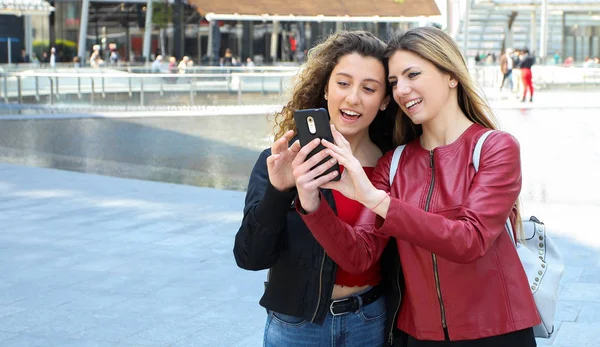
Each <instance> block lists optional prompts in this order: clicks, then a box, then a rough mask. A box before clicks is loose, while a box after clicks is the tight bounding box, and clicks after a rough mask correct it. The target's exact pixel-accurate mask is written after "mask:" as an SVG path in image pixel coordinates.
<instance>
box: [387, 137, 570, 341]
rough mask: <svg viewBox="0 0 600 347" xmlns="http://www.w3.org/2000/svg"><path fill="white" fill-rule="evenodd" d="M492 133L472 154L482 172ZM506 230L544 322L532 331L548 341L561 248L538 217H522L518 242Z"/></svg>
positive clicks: (394, 165)
mask: <svg viewBox="0 0 600 347" xmlns="http://www.w3.org/2000/svg"><path fill="white" fill-rule="evenodd" d="M492 131H493V130H490V131H488V132H486V133H485V134H483V135H482V136H481V137H480V138H479V140H478V141H477V145H476V146H475V150H474V151H473V166H474V167H475V172H477V171H479V158H480V156H481V148H482V147H483V142H484V141H485V139H486V138H487V137H488V135H489V134H491V133H492ZM404 147H405V145H402V146H398V147H397V148H396V150H395V151H394V155H393V157H392V162H391V163H390V186H391V185H392V183H393V181H394V176H396V171H397V170H398V163H399V162H400V156H401V155H402V151H403V150H404ZM506 231H507V233H508V235H509V236H510V238H511V240H512V241H513V243H515V246H516V248H517V253H518V255H519V259H520V260H521V263H522V264H523V269H524V270H525V274H526V275H527V279H528V280H529V288H530V289H531V293H532V295H533V299H534V300H535V304H536V306H537V310H538V313H539V315H540V317H541V319H542V323H541V324H539V325H537V326H535V327H534V328H533V332H534V334H535V337H542V338H549V337H550V336H552V333H554V313H555V312H556V301H557V297H558V289H559V288H558V286H559V283H560V279H561V277H562V275H563V272H564V268H565V264H564V261H563V258H562V256H561V254H560V252H559V251H558V248H557V247H556V245H555V244H554V242H552V239H551V238H550V237H549V236H548V235H547V233H546V226H545V225H544V223H542V222H540V221H539V220H538V219H537V218H536V217H534V216H531V217H529V218H527V219H525V218H523V236H524V237H523V239H520V240H519V242H515V238H514V233H513V228H512V224H511V223H510V219H508V220H507V221H506Z"/></svg>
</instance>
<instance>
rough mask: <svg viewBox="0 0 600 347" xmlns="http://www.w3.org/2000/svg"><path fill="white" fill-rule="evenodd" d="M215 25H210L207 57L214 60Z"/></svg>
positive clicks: (210, 23)
mask: <svg viewBox="0 0 600 347" xmlns="http://www.w3.org/2000/svg"><path fill="white" fill-rule="evenodd" d="M213 30H214V29H213V23H212V22H209V23H208V44H207V45H206V55H207V56H208V57H209V58H210V59H211V60H212V57H213Z"/></svg>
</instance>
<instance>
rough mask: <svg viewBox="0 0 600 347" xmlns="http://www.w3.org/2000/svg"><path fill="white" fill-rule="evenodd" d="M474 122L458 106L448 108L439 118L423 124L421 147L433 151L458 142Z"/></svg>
mask: <svg viewBox="0 0 600 347" xmlns="http://www.w3.org/2000/svg"><path fill="white" fill-rule="evenodd" d="M472 124H473V122H472V121H471V120H469V119H468V118H467V116H466V115H465V114H464V113H463V112H462V110H461V109H460V107H459V106H458V104H456V105H454V107H447V108H446V110H445V111H443V112H441V113H440V114H439V115H438V116H437V117H435V118H433V119H432V120H430V121H429V122H427V123H424V124H423V135H421V139H420V141H421V147H423V148H424V149H427V150H432V149H434V148H436V147H439V146H445V145H449V144H451V143H452V142H454V141H456V139H458V138H459V137H460V136H461V135H462V134H463V133H464V132H465V130H467V128H469V127H470V126H471V125H472Z"/></svg>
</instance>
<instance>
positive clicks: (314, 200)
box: [298, 190, 321, 214]
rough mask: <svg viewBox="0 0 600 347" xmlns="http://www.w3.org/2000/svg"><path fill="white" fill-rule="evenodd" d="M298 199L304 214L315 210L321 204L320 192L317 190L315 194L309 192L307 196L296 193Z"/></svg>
mask: <svg viewBox="0 0 600 347" xmlns="http://www.w3.org/2000/svg"><path fill="white" fill-rule="evenodd" d="M298 201H299V202H300V208H301V209H302V211H303V212H305V214H306V213H312V212H315V211H316V210H318V209H319V205H320V204H321V193H320V192H319V191H318V190H317V191H316V194H310V195H309V196H306V195H304V194H298Z"/></svg>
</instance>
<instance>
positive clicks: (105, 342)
mask: <svg viewBox="0 0 600 347" xmlns="http://www.w3.org/2000/svg"><path fill="white" fill-rule="evenodd" d="M243 195H244V194H243V193H241V192H233V191H226V190H215V189H209V188H198V187H190V186H183V185H174V184H166V183H156V182H147V181H140V180H130V179H121V178H113V177H104V176H97V175H92V174H82V173H75V172H67V171H59V170H52V169H42V168H31V167H23V166H16V165H8V164H0V211H1V213H0V230H2V232H1V233H0V254H2V257H0V273H2V280H1V281H0V346H6V347H17V346H24V347H25V346H26V347H31V346H82V347H83V346H107V347H108V346H113V347H114V346H174V347H183V346H259V345H261V341H262V339H261V337H262V328H263V323H264V320H265V318H266V314H265V311H264V310H263V309H262V308H260V307H259V306H258V303H257V301H258V298H259V297H260V295H261V291H262V282H263V280H264V278H265V274H264V272H248V271H242V270H240V269H238V268H237V267H236V266H235V263H234V260H233V257H232V254H231V248H232V244H233V236H234V234H235V232H236V230H237V227H238V225H239V221H240V218H241V209H242V204H243ZM589 226H590V230H589V232H590V233H592V232H594V231H595V227H593V224H592V223H590V224H589ZM556 241H557V242H558V244H559V245H560V247H561V250H562V251H563V253H564V256H565V261H566V271H565V276H564V279H563V281H562V285H561V287H562V289H561V292H560V297H559V298H560V301H559V307H558V312H557V323H558V325H559V326H558V332H557V334H556V335H555V337H554V338H553V339H552V340H550V341H540V344H541V345H546V344H550V343H552V345H553V346H565V347H566V346H573V347H574V346H578V347H581V346H597V336H596V335H597V332H598V331H600V322H599V319H600V313H599V312H600V290H598V288H599V287H600V252H598V248H596V247H590V246H589V245H586V244H581V243H578V242H574V241H572V240H570V239H569V238H568V237H559V238H556Z"/></svg>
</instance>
